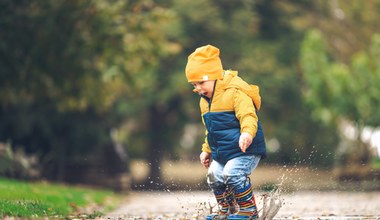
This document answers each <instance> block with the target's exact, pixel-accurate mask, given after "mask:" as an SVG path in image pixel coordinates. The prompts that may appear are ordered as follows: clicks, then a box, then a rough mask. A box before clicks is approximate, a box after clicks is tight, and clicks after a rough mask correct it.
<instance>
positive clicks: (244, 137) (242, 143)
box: [239, 132, 253, 153]
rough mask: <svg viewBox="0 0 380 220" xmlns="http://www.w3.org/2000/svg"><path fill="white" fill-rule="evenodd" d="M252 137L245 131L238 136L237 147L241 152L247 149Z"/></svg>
mask: <svg viewBox="0 0 380 220" xmlns="http://www.w3.org/2000/svg"><path fill="white" fill-rule="evenodd" d="M252 139H253V138H252V135H250V134H249V133H247V132H243V133H242V134H241V135H240V138H239V147H240V149H241V151H242V152H244V153H245V151H246V150H247V148H248V147H249V145H251V143H252Z"/></svg>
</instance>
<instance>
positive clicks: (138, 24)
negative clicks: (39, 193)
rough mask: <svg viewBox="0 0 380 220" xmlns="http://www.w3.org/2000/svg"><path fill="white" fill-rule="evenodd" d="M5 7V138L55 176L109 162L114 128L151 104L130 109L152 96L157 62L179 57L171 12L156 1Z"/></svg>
mask: <svg viewBox="0 0 380 220" xmlns="http://www.w3.org/2000/svg"><path fill="white" fill-rule="evenodd" d="M0 5H1V9H0V10H1V13H0V15H1V19H0V20H1V22H0V25H1V26H0V29H1V30H2V32H1V35H0V38H1V40H0V56H1V61H0V71H1V72H0V79H1V80H0V88H1V92H0V102H1V111H0V112H1V114H0V117H1V126H0V129H1V132H0V134H1V135H0V140H2V141H6V140H10V141H11V143H12V145H13V147H23V148H26V149H27V151H28V152H29V153H39V155H40V157H41V161H42V166H41V167H42V169H43V171H44V173H45V175H46V177H48V178H50V179H58V180H65V172H67V171H68V170H70V169H69V168H72V167H75V166H78V165H79V164H88V163H89V162H88V161H90V160H91V164H93V163H95V162H97V161H98V162H99V160H98V159H99V157H100V158H102V159H103V160H104V159H106V158H104V156H106V155H104V153H103V152H105V151H106V152H107V148H109V147H110V145H111V146H112V143H111V138H110V135H109V133H110V130H111V129H112V128H114V127H118V126H119V125H120V124H122V122H123V120H125V119H126V118H127V119H128V118H129V116H130V115H132V116H133V115H134V114H136V112H138V111H139V110H141V109H142V108H145V107H146V106H147V105H146V104H145V103H143V102H141V101H140V102H135V105H130V103H133V101H136V100H142V99H146V100H148V99H150V97H149V96H146V94H151V93H149V92H151V91H150V90H149V88H151V83H152V82H154V81H155V80H156V78H155V77H154V74H153V70H154V67H155V66H157V62H158V57H160V56H166V54H168V53H171V52H170V51H173V49H171V48H172V47H168V45H167V44H166V38H165V35H163V34H161V27H162V25H160V24H162V23H165V22H166V21H168V16H170V14H169V15H168V14H167V13H166V12H165V10H162V9H160V8H158V7H157V8H156V7H153V6H154V5H153V3H152V2H150V1H136V2H133V3H127V2H125V1H79V2H76V1H55V2H45V1H33V2H32V1H17V2H14V1H6V0H2V1H1V2H0ZM169 46H170V45H169ZM126 100H129V101H127V102H126ZM100 162H101V160H100ZM113 169H117V168H113ZM75 171H78V169H75Z"/></svg>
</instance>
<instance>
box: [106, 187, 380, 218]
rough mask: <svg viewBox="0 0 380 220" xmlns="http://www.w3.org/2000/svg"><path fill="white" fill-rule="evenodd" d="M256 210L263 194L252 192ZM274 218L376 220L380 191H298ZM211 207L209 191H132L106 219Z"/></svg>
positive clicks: (199, 212) (190, 213)
mask: <svg viewBox="0 0 380 220" xmlns="http://www.w3.org/2000/svg"><path fill="white" fill-rule="evenodd" d="M255 195H256V202H257V205H258V208H259V210H260V209H261V208H262V206H263V197H262V195H263V193H260V192H255ZM281 200H282V207H281V209H280V211H279V212H278V213H277V215H276V216H275V218H274V219H347V220H348V219H378V220H379V219H380V191H376V192H339V191H325V192H318V191H299V192H293V193H289V194H283V195H281ZM213 205H215V201H214V198H213V196H212V194H211V192H209V191H194V192H177V191H175V192H171V191H163V192H132V193H130V194H129V195H128V196H127V197H126V200H125V201H124V202H123V204H121V205H120V207H119V208H118V209H116V210H114V211H112V212H110V213H108V214H107V215H106V218H107V219H204V216H205V215H206V214H208V213H209V209H210V206H213Z"/></svg>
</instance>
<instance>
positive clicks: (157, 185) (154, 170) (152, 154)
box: [145, 105, 165, 189]
mask: <svg viewBox="0 0 380 220" xmlns="http://www.w3.org/2000/svg"><path fill="white" fill-rule="evenodd" d="M148 123H149V128H148V130H149V134H148V138H149V140H148V141H147V143H148V145H149V146H148V163H149V167H150V170H149V176H148V179H147V180H146V183H145V186H146V187H147V188H149V189H162V188H163V185H162V178H161V161H162V157H163V153H164V143H165V140H164V139H165V138H164V137H163V135H162V131H163V130H164V129H165V112H163V111H160V109H159V108H158V107H157V106H155V105H153V106H151V107H150V109H149V121H148Z"/></svg>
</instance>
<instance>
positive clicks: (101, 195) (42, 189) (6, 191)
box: [0, 178, 121, 218]
mask: <svg viewBox="0 0 380 220" xmlns="http://www.w3.org/2000/svg"><path fill="white" fill-rule="evenodd" d="M120 199H121V197H120V196H117V195H115V194H114V193H113V192H112V191H107V190H95V189H88V188H82V187H70V186H63V185H58V184H48V183H28V182H20V181H15V180H9V179H3V178H0V218H1V217H6V216H8V217H20V218H40V217H54V218H67V217H70V216H71V217H75V216H87V217H88V218H94V217H97V216H101V215H102V212H103V211H108V210H110V209H112V208H113V206H114V205H115V204H117V203H118V201H119V200H120ZM88 212H90V213H88Z"/></svg>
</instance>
